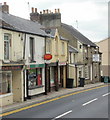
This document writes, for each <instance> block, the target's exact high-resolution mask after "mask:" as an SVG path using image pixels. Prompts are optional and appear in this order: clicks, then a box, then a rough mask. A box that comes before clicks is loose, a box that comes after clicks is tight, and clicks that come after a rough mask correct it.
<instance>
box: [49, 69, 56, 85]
mask: <svg viewBox="0 0 110 120" xmlns="http://www.w3.org/2000/svg"><path fill="white" fill-rule="evenodd" d="M54 79H55V75H54V67H50V85H51V87H52V86H54V85H55V83H54V81H55V80H54Z"/></svg>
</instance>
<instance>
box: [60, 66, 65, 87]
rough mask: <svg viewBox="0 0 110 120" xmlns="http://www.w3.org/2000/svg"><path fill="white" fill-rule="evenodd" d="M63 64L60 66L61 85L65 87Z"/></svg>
mask: <svg viewBox="0 0 110 120" xmlns="http://www.w3.org/2000/svg"><path fill="white" fill-rule="evenodd" d="M63 76H64V74H63V66H61V67H60V87H63V80H64V79H63Z"/></svg>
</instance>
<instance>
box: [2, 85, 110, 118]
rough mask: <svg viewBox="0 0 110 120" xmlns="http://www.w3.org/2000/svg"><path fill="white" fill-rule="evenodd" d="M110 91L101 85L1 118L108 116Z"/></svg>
mask: <svg viewBox="0 0 110 120" xmlns="http://www.w3.org/2000/svg"><path fill="white" fill-rule="evenodd" d="M109 94H110V91H108V87H107V86H106V87H101V88H97V89H92V90H89V91H85V92H79V93H77V94H73V95H69V96H65V97H62V98H61V99H56V100H53V101H49V102H46V103H45V104H41V105H40V104H39V105H38V106H34V107H31V108H30V109H26V110H23V111H20V112H16V113H14V114H10V115H7V116H4V117H3V118H48V119H49V118H50V119H49V120H56V119H59V118H108V113H109V99H108V97H109V96H110V95H109Z"/></svg>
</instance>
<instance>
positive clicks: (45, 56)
mask: <svg viewBox="0 0 110 120" xmlns="http://www.w3.org/2000/svg"><path fill="white" fill-rule="evenodd" d="M51 59H52V55H51V54H45V55H44V60H51Z"/></svg>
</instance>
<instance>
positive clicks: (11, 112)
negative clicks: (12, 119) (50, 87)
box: [0, 85, 109, 117]
mask: <svg viewBox="0 0 110 120" xmlns="http://www.w3.org/2000/svg"><path fill="white" fill-rule="evenodd" d="M106 86H109V85H101V86H98V87H94V88H90V89H85V90H82V91H77V92H74V93H70V94H67V95H63V96H60V97H57V98H53V99H50V100H47V101H44V102H41V103H36V104H33V105H30V106H27V107H23V108H20V109H16V110H12V111H10V112H6V113H2V114H1V115H0V117H3V116H7V115H10V114H13V113H17V112H20V111H23V110H26V109H30V108H33V107H36V106H39V105H43V104H46V103H49V102H52V101H55V100H58V99H61V98H65V97H68V96H71V95H75V94H78V93H83V92H86V91H90V90H94V89H98V88H102V87H106Z"/></svg>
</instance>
